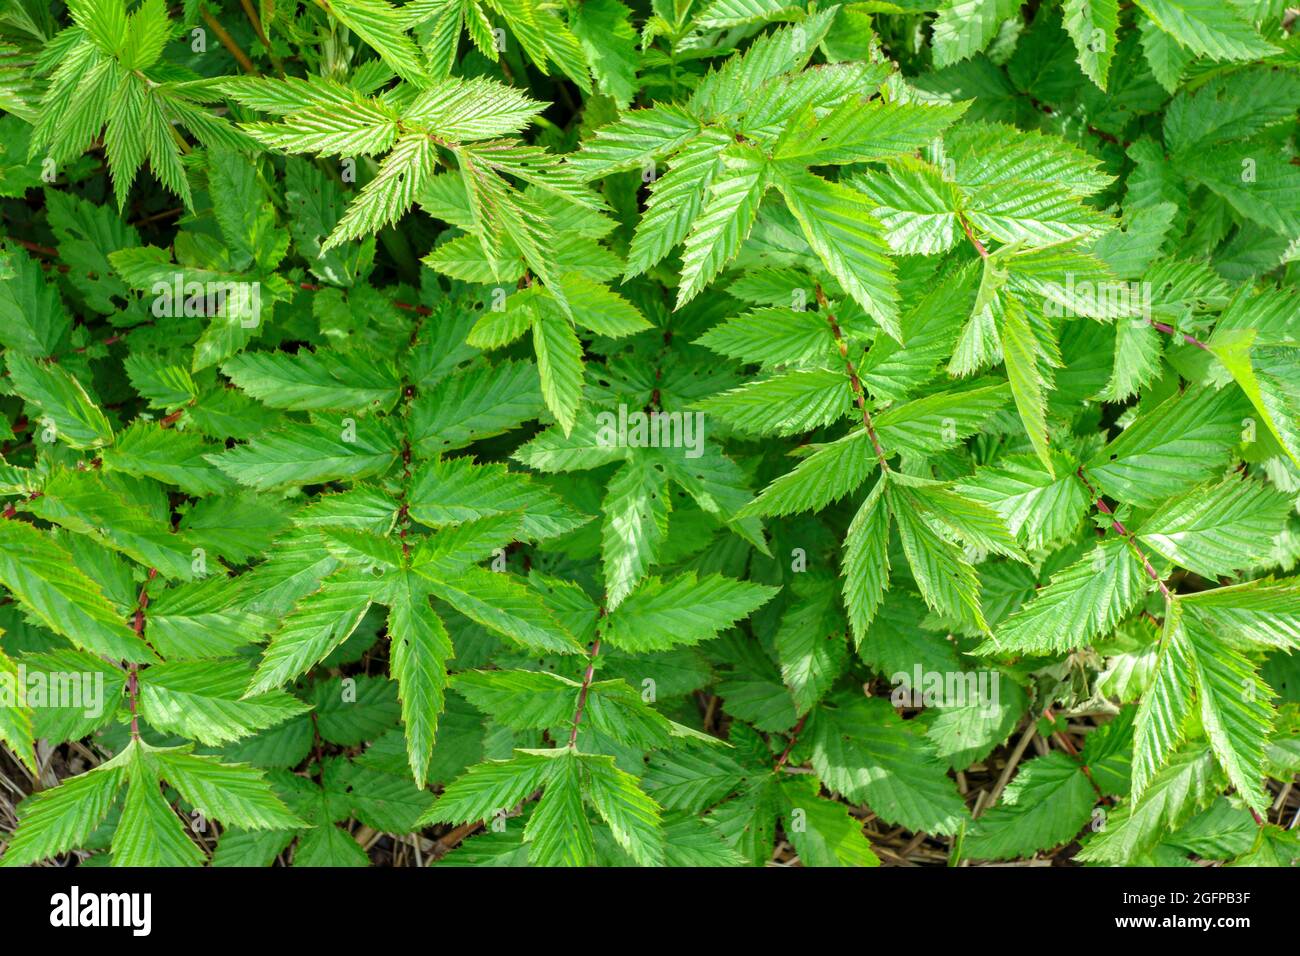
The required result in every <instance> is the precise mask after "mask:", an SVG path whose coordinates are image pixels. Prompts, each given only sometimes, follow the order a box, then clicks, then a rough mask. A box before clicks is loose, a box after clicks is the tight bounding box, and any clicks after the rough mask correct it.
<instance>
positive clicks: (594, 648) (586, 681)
mask: <svg viewBox="0 0 1300 956" xmlns="http://www.w3.org/2000/svg"><path fill="white" fill-rule="evenodd" d="M599 653H600V638H599V637H597V638H596V641H595V643H594V644H592V645H591V657H590V658H589V659H588V661H587V673H586V674H584V675H583V676H582V690H580V691H579V692H578V709H577V710H575V711H574V712H573V729H572V730H570V731H569V747H570V748H573V747H576V746H577V745H578V725H579V724H581V723H582V711H583V709H584V708H585V707H586V706H587V692H588V691H589V690H591V679H592V677H594V676H595V674H596V655H597V654H599Z"/></svg>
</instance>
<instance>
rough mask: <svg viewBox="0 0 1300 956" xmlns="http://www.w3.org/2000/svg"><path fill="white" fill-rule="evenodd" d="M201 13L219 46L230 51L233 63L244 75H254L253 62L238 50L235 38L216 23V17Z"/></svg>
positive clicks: (255, 70) (255, 68)
mask: <svg viewBox="0 0 1300 956" xmlns="http://www.w3.org/2000/svg"><path fill="white" fill-rule="evenodd" d="M201 13H202V16H203V22H204V23H206V24H207V25H208V29H209V30H211V31H212V32H213V33H214V34H216V37H217V39H218V40H219V41H220V42H221V45H222V46H224V47H225V48H226V49H227V50H229V51H230V55H231V56H233V57H234V58H235V62H236V63H238V64H239V66H240V68H241V69H242V70H243V71H244V72H245V73H256V72H257V67H256V66H254V65H253V61H252V60H250V59H249V58H248V54H247V53H245V52H244V51H243V50H242V49H240V46H239V44H238V43H236V42H235V38H234V37H232V36H231V35H230V34H229V33H227V32H226V28H225V27H223V26H222V25H221V24H220V23H218V22H217V19H216V17H214V16H213V15H212V14H210V13H208V11H207V10H203V11H201Z"/></svg>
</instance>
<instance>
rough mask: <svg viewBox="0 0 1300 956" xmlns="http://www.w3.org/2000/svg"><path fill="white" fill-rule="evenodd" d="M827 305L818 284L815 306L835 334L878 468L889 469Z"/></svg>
mask: <svg viewBox="0 0 1300 956" xmlns="http://www.w3.org/2000/svg"><path fill="white" fill-rule="evenodd" d="M828 305H829V303H828V302H827V301H826V293H825V292H823V291H822V287H821V286H820V285H818V286H817V307H818V308H819V309H821V310H822V312H824V313H825V314H826V321H827V322H828V323H830V327H831V334H832V335H833V336H835V345H836V347H837V348H838V349H839V350H840V358H842V359H843V360H844V371H845V372H846V373H847V374H848V376H849V385H850V387H851V388H852V389H853V400H854V401H855V402H856V403H857V406H858V410H859V411H861V412H862V424H863V426H864V427H865V428H866V429H867V437H868V438H870V439H871V447H872V448H874V449H875V451H876V458H877V460H879V462H880V468H881V470H882V471H889V462H888V460H887V459H886V455H885V450H884V449H883V448H882V447H881V446H880V437H879V436H878V435H877V434H876V426H875V424H874V423H873V422H872V421H871V412H869V411H867V393H866V391H865V390H864V389H863V388H862V381H861V380H860V379H859V378H858V370H857V369H856V368H854V367H853V360H852V359H851V358H849V346H848V343H846V342H845V341H844V333H843V332H841V331H840V324H839V322H837V321H836V320H835V316H834V314H833V313H832V312H831V311H830V309H829V308H828Z"/></svg>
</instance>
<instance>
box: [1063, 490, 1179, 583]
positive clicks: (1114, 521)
mask: <svg viewBox="0 0 1300 956" xmlns="http://www.w3.org/2000/svg"><path fill="white" fill-rule="evenodd" d="M1075 474H1077V475H1078V476H1079V480H1080V481H1082V482H1083V484H1084V487H1085V488H1087V489H1088V494H1089V495H1090V496H1092V500H1093V504H1095V505H1096V506H1097V510H1098V511H1100V512H1101V513H1102V514H1104V515H1106V516H1107V517H1109V518H1110V526H1111V527H1112V528H1114V529H1115V531H1116V532H1117V533H1118V534H1120V535H1121V536H1123V538H1124V540H1125V541H1127V542H1128V546H1129V547H1130V548H1132V549H1133V553H1134V554H1135V555H1136V556H1137V557H1138V559H1139V560H1140V561H1141V562H1142V567H1143V569H1144V570H1145V571H1146V573H1147V576H1148V577H1149V578H1151V580H1152V581H1155V582H1156V584H1157V585H1158V586H1159V588H1160V593H1161V594H1163V595H1164V596H1165V600H1166V601H1168V600H1170V599H1171V598H1172V597H1173V595H1172V594H1170V592H1169V588H1168V587H1167V586H1166V585H1165V582H1164V579H1163V578H1161V577H1160V574H1159V573H1158V572H1157V571H1156V569H1155V568H1154V567H1152V566H1151V562H1150V561H1149V560H1148V559H1147V556H1146V553H1145V552H1144V551H1143V550H1142V549H1141V548H1140V547H1138V543H1137V540H1136V538H1134V536H1133V532H1132V531H1130V530H1129V529H1128V528H1126V527H1124V523H1123V522H1122V521H1120V520H1119V519H1118V518H1116V517H1115V512H1113V511H1111V510H1110V506H1109V505H1107V504H1106V502H1104V501H1102V500H1101V496H1100V495H1099V494H1097V490H1096V489H1095V488H1093V487H1092V484H1091V483H1090V482H1089V481H1088V479H1087V478H1085V477H1084V475H1083V468H1079V470H1078V471H1077V472H1075Z"/></svg>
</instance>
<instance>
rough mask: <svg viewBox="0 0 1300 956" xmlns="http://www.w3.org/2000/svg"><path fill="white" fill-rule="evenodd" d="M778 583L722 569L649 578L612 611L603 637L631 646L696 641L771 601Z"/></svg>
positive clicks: (648, 648) (622, 646)
mask: <svg viewBox="0 0 1300 956" xmlns="http://www.w3.org/2000/svg"><path fill="white" fill-rule="evenodd" d="M775 593H776V588H771V587H767V586H766V585H762V584H755V583H753V582H749V581H737V580H734V579H732V578H726V577H723V576H722V575H720V574H709V575H705V576H703V577H697V576H696V575H695V574H694V573H693V572H687V573H685V574H679V575H677V576H676V577H673V578H670V579H668V580H664V579H662V578H658V577H650V578H647V579H646V580H645V581H644V582H643V583H642V584H641V585H640V586H639V587H637V588H636V590H634V591H633V592H632V593H631V594H629V595H628V597H627V598H626V599H625V600H624V601H623V602H622V603H621V604H619V606H618V607H617V609H615V610H613V611H611V612H610V614H609V618H608V621H607V630H606V632H605V637H606V639H607V640H608V641H609V643H610V644H612V645H613V646H614V647H618V648H620V649H622V650H627V651H637V652H643V651H656V650H660V651H662V650H667V649H668V648H670V647H678V646H682V645H690V644H698V643H700V642H701V641H707V640H709V639H710V638H712V637H714V636H716V635H717V633H718V632H719V631H721V630H724V629H726V628H728V627H730V626H731V625H732V624H734V623H736V622H737V621H739V620H740V619H741V618H744V617H748V616H749V615H750V614H752V613H753V612H754V611H755V610H757V609H758V608H759V607H761V606H762V605H764V604H765V603H767V601H769V600H770V599H771V598H772V596H773V595H774V594H775Z"/></svg>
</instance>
